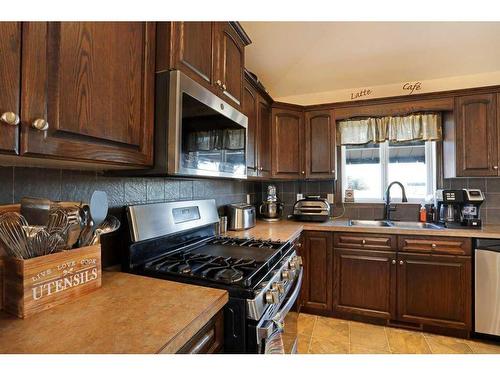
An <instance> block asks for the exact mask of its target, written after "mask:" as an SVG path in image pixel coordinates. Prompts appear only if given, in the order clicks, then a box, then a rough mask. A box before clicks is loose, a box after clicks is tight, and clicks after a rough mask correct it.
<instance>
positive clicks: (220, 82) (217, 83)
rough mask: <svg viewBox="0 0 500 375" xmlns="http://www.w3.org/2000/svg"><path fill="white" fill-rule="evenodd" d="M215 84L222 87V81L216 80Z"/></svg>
mask: <svg viewBox="0 0 500 375" xmlns="http://www.w3.org/2000/svg"><path fill="white" fill-rule="evenodd" d="M215 84H216V85H217V86H219V87H221V86H222V81H221V80H220V79H218V80H217V81H215Z"/></svg>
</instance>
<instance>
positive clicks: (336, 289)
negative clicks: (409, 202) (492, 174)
mask: <svg viewBox="0 0 500 375" xmlns="http://www.w3.org/2000/svg"><path fill="white" fill-rule="evenodd" d="M347 235H348V236H349V238H351V237H353V238H354V237H355V236H357V235H358V234H356V233H335V234H332V233H331V232H315V231H306V232H304V233H303V245H304V246H303V248H302V249H301V251H300V254H301V255H302V258H303V264H304V272H305V277H304V284H303V287H302V295H301V304H302V308H303V311H304V312H310V313H315V314H319V315H333V316H338V317H342V318H353V319H356V317H358V318H359V319H361V320H363V319H366V320H367V321H378V322H381V323H382V322H384V321H385V322H387V323H389V322H391V323H393V324H402V325H409V326H412V327H414V328H421V329H423V330H431V329H432V330H435V329H439V330H442V331H443V332H448V333H450V334H458V335H463V334H464V333H466V334H468V333H469V332H470V331H471V314H472V302H471V301H472V280H471V263H472V260H471V256H469V255H467V256H462V255H445V254H439V253H438V254H436V253H433V252H429V253H415V252H413V253H412V252H406V251H409V249H408V246H406V247H405V246H403V247H401V246H402V245H403V244H407V242H405V241H404V240H405V239H408V238H410V236H391V238H390V241H389V243H390V244H391V246H387V248H388V249H391V250H392V251H383V250H372V249H366V248H363V247H361V245H359V248H356V246H353V247H352V248H349V247H347V246H344V247H342V246H343V245H346V244H347V243H352V244H354V245H356V244H357V243H358V242H359V241H354V240H352V241H346V238H347V237H346V236H347ZM359 236H360V238H361V240H360V241H361V242H360V243H362V240H363V239H365V241H366V244H365V245H366V246H367V245H368V242H367V240H366V239H367V238H372V237H370V236H373V235H367V234H366V233H359ZM429 238H430V237H424V236H421V241H422V243H424V242H425V243H426V242H428V240H429ZM411 239H412V241H417V242H418V241H419V238H418V237H417V236H411ZM445 240H446V238H445V237H436V241H435V242H436V243H437V241H441V242H443V243H444V242H445ZM454 241H457V239H456V238H453V237H450V238H449V240H448V242H450V243H453V244H454ZM417 242H416V243H417ZM441 242H439V243H440V244H441ZM462 242H463V243H462ZM462 242H461V245H460V247H459V248H460V249H461V251H462V252H463V253H465V254H470V249H468V248H467V246H469V247H470V246H471V243H470V240H469V239H463V241H462ZM396 243H399V245H400V247H396V246H395V244H396ZM337 245H339V246H337ZM393 246H394V247H393ZM443 246H444V245H442V246H441V247H437V246H436V249H437V250H436V249H434V248H432V247H431V249H432V251H438V250H439V251H445V250H449V249H448V248H449V246H448V247H443ZM419 249H420V248H419ZM453 249H455V248H453ZM432 327H434V328H432ZM458 331H460V332H461V333H458Z"/></svg>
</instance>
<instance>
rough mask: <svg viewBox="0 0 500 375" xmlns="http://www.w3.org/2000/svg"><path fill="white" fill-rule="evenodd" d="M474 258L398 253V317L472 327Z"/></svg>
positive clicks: (414, 320) (456, 326)
mask: <svg viewBox="0 0 500 375" xmlns="http://www.w3.org/2000/svg"><path fill="white" fill-rule="evenodd" d="M470 270H471V258H470V257H455V256H448V255H416V254H401V253H400V254H399V255H398V319H399V320H401V321H408V322H412V323H420V324H429V325H438V326H444V327H449V328H458V329H470V320H471V311H472V306H471V295H472V290H471V275H470V272H471V271H470Z"/></svg>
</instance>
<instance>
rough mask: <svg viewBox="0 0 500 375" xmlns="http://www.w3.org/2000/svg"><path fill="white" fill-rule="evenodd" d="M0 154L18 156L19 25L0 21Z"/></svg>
mask: <svg viewBox="0 0 500 375" xmlns="http://www.w3.org/2000/svg"><path fill="white" fill-rule="evenodd" d="M0 35H1V37H0V51H1V52H0V85H1V89H0V153H7V154H17V153H18V146H17V144H18V139H19V90H20V86H21V24H20V23H19V22H0Z"/></svg>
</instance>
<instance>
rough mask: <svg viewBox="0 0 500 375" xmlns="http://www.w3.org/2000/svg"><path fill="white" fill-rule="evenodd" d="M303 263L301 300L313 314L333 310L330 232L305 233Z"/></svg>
mask: <svg viewBox="0 0 500 375" xmlns="http://www.w3.org/2000/svg"><path fill="white" fill-rule="evenodd" d="M303 239H304V241H303V242H304V243H303V247H302V251H301V254H302V263H303V265H304V279H303V280H304V281H303V286H302V296H301V300H302V303H303V306H304V307H305V308H306V309H310V311H312V312H319V313H321V312H325V313H326V312H330V311H331V310H332V272H333V263H332V261H333V259H332V253H333V243H332V234H331V233H329V232H312V231H311V232H304V237H303Z"/></svg>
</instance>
